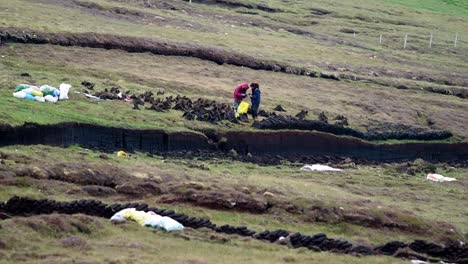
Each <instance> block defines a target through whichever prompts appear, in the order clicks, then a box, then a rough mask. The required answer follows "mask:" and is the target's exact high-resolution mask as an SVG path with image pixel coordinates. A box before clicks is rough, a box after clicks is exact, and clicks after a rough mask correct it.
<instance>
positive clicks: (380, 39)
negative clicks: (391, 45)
mask: <svg viewBox="0 0 468 264" xmlns="http://www.w3.org/2000/svg"><path fill="white" fill-rule="evenodd" d="M379 43H380V45H382V34H380V38H379Z"/></svg>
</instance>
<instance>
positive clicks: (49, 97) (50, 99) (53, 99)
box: [44, 95, 58, 103]
mask: <svg viewBox="0 0 468 264" xmlns="http://www.w3.org/2000/svg"><path fill="white" fill-rule="evenodd" d="M44 99H45V100H46V101H47V102H51V103H56V102H57V101H58V97H57V96H52V95H46V96H44Z"/></svg>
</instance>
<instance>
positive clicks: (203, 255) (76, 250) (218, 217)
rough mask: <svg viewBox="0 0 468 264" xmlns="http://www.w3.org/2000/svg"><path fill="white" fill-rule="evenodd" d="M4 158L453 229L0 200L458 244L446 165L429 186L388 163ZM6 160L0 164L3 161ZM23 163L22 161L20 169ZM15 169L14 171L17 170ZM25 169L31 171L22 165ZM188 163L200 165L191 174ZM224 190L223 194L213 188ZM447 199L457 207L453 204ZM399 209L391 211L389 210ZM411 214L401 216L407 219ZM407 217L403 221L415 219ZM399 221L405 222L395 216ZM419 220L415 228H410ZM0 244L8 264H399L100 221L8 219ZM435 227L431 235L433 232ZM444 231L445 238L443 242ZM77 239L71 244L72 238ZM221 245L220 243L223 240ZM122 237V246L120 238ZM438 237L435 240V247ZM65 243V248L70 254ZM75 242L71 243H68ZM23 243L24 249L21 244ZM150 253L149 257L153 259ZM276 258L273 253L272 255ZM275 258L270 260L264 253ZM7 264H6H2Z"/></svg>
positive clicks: (78, 151) (79, 155)
mask: <svg viewBox="0 0 468 264" xmlns="http://www.w3.org/2000/svg"><path fill="white" fill-rule="evenodd" d="M0 151H1V152H2V153H4V154H3V155H5V154H7V155H8V156H6V157H7V158H4V159H3V163H4V164H6V165H7V166H25V165H22V164H26V166H38V167H39V168H44V169H46V168H52V167H56V166H62V165H60V164H64V163H65V164H66V163H69V162H70V161H71V160H73V162H74V163H79V164H87V165H86V167H87V168H89V169H93V170H95V168H96V166H100V165H111V166H113V167H115V168H117V169H122V170H124V171H129V172H131V173H133V174H134V175H138V177H162V179H164V180H163V183H164V184H168V185H171V184H176V183H179V184H180V183H187V182H189V183H191V184H193V183H197V184H199V185H200V184H201V185H203V186H207V187H208V186H210V187H212V188H214V190H216V188H219V190H220V191H221V190H222V189H223V190H229V188H234V189H242V188H248V189H250V190H252V191H253V192H259V193H262V192H264V191H269V192H271V193H273V194H274V195H275V196H276V197H277V198H278V199H284V200H285V201H287V200H290V201H296V202H295V203H297V201H302V202H301V203H305V204H304V205H306V206H312V205H317V204H321V205H322V206H325V207H327V206H328V207H330V206H339V207H340V208H344V209H345V210H348V209H351V208H353V210H357V211H359V210H361V211H362V210H365V211H368V212H372V211H375V212H379V211H380V212H381V213H383V212H398V211H401V212H411V213H410V214H411V215H413V216H414V217H415V218H414V220H412V221H420V220H424V221H430V222H433V223H435V222H438V221H444V222H447V223H450V224H452V225H453V227H450V226H447V227H445V228H453V229H455V230H452V231H450V230H448V229H447V230H443V229H442V230H441V231H438V232H440V233H438V234H429V233H419V234H418V233H412V232H404V231H398V230H392V229H385V228H384V229H380V228H366V227H363V226H359V225H355V224H349V223H336V224H327V223H321V222H309V221H307V220H305V219H306V218H303V217H302V216H300V215H299V216H298V215H295V214H289V213H285V212H280V211H278V212H275V211H273V212H272V213H265V214H250V213H241V212H236V211H229V210H225V211H222V210H221V211H220V210H212V209H208V208H205V207H199V206H191V205H190V204H183V203H182V204H173V203H171V204H167V203H164V202H163V203H161V202H160V201H159V200H158V197H155V196H143V197H136V198H132V197H130V196H125V195H121V194H116V195H111V196H107V197H93V196H90V195H89V194H86V193H83V192H82V191H79V190H80V189H81V188H82V187H81V186H80V185H78V184H73V183H67V182H62V181H57V180H45V179H42V180H41V179H37V178H36V179H35V178H32V177H27V176H26V177H16V178H15V179H14V180H11V179H10V180H8V179H7V178H4V177H3V176H2V177H3V178H2V180H1V184H0V200H5V199H8V198H9V197H11V196H13V195H18V194H20V195H22V196H29V197H33V198H49V199H57V200H61V201H67V200H73V199H87V198H91V199H92V198H94V199H96V198H97V199H100V200H102V201H104V202H106V203H113V202H123V201H140V202H147V203H148V204H150V205H153V206H154V205H156V206H158V207H162V208H168V209H175V210H176V211H177V212H183V213H186V214H189V215H193V216H199V217H209V218H210V219H211V220H212V221H213V222H214V223H217V224H218V225H222V224H231V225H246V226H248V227H249V228H252V229H254V230H257V231H262V230H265V229H269V230H274V229H279V228H282V229H287V230H291V231H300V232H302V233H306V234H316V233H320V232H325V233H326V234H327V235H328V236H329V237H334V238H344V239H347V240H350V241H352V242H354V243H363V244H370V245H376V244H379V243H385V242H388V241H390V240H395V239H398V240H402V241H408V242H410V241H412V240H414V239H417V238H422V239H429V240H432V241H444V239H446V237H447V236H451V237H459V238H461V239H463V237H464V236H466V232H467V230H468V226H467V225H466V221H464V219H465V218H466V210H465V208H466V206H467V204H464V203H466V199H464V198H463V197H466V188H465V187H464V186H465V185H466V183H467V180H468V171H467V170H466V169H457V168H453V167H449V166H443V165H440V166H438V172H439V173H443V174H444V175H447V176H453V177H456V178H457V179H458V181H457V182H454V183H443V184H438V183H432V182H429V181H427V180H426V179H425V176H424V174H423V173H417V174H416V175H415V176H411V175H408V174H406V173H402V172H397V171H396V169H395V168H396V167H395V166H396V165H388V166H385V167H380V166H351V167H348V168H346V169H345V171H344V172H343V173H337V174H333V173H325V174H321V173H311V172H302V171H299V166H300V164H287V163H285V164H283V165H281V166H259V165H256V164H249V163H240V162H236V161H231V160H219V159H213V160H204V161H199V160H196V159H195V160H186V159H178V158H168V157H147V156H146V155H143V154H134V155H132V156H131V157H130V158H128V159H122V158H118V157H117V156H114V155H109V159H106V160H102V159H101V158H99V156H100V155H102V153H100V152H96V151H90V150H87V149H82V148H79V147H69V148H66V149H62V148H53V147H47V146H30V147H25V146H11V147H7V148H1V149H0ZM4 157H5V156H4ZM25 157H30V159H29V161H25V160H24V158H25ZM15 164H16V165H15ZM27 164H30V165H27ZM193 164H196V165H203V167H204V169H196V168H194V167H193ZM216 186H222V187H216ZM453 201H457V202H456V203H454V202H453ZM397 205H398V206H397ZM409 216H410V215H407V216H404V217H409ZM413 216H411V217H413ZM401 217H402V218H401V221H403V219H404V218H403V215H402V216H401ZM417 219H419V220H417ZM75 222H78V223H82V225H85V226H86V227H87V228H86V229H85V230H88V229H89V230H90V231H89V232H86V233H82V232H80V231H79V230H82V229H83V228H82V229H79V230H77V229H76V224H75V225H73V224H72V223H75ZM1 226H2V228H1V229H0V234H1V236H0V237H1V238H0V242H3V243H4V244H6V248H5V249H4V251H3V253H2V254H3V255H2V256H3V257H4V259H5V260H7V261H9V262H15V261H19V260H23V261H25V260H26V261H28V260H34V259H36V260H37V259H40V260H41V261H44V262H45V261H55V262H58V263H63V262H68V261H71V260H74V261H91V262H95V261H106V262H110V261H112V260H114V261H132V262H137V263H150V262H151V261H155V260H158V261H169V262H174V263H193V262H192V261H194V260H198V261H199V262H195V263H214V262H215V259H217V258H220V257H221V258H222V259H223V263H231V261H232V262H234V261H246V262H249V263H264V262H290V261H289V259H292V260H294V261H296V262H300V263H302V262H309V261H314V262H315V261H320V262H324V263H336V262H346V263H368V262H375V263H399V262H398V261H397V260H396V259H390V258H382V257H370V258H355V257H348V256H339V255H333V254H322V253H320V254H317V253H312V252H310V251H307V250H300V249H299V250H292V249H288V248H284V247H282V246H279V245H269V244H265V243H261V242H256V241H253V240H250V239H240V238H239V237H235V236H234V237H233V236H223V235H220V237H218V236H217V237H215V238H213V236H212V235H211V234H210V232H206V231H192V230H188V231H186V232H184V233H183V234H177V233H176V234H172V233H171V234H165V233H163V232H152V231H151V230H150V229H145V228H142V227H139V226H138V225H137V224H131V223H128V224H126V225H123V226H113V225H111V224H110V223H108V222H106V221H105V220H103V219H98V218H92V217H87V216H65V215H52V216H40V217H31V218H15V219H12V220H6V221H3V222H2V223H1ZM434 228H435V227H434ZM444 233H445V234H444ZM464 234H465V235H464ZM76 237H79V238H78V239H77V238H76ZM223 237H225V239H223ZM124 238H125V239H124ZM439 239H440V240H439ZM67 240H72V241H74V242H70V243H71V245H69V246H60V245H62V244H63V245H68V244H67ZM75 240H78V241H75ZM26 241H28V242H26ZM115 249H119V250H121V251H122V253H120V254H118V255H114V254H112V252H113V251H115ZM156 252H157V253H156ZM273 252H275V253H273ZM272 253H273V254H272ZM9 262H7V263H9Z"/></svg>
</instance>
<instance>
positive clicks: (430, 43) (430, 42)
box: [429, 33, 432, 48]
mask: <svg viewBox="0 0 468 264" xmlns="http://www.w3.org/2000/svg"><path fill="white" fill-rule="evenodd" d="M429 48H432V33H431V38H430V39H429Z"/></svg>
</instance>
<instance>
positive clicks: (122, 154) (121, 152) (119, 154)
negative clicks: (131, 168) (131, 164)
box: [117, 150, 127, 157]
mask: <svg viewBox="0 0 468 264" xmlns="http://www.w3.org/2000/svg"><path fill="white" fill-rule="evenodd" d="M117 157H127V153H126V152H125V151H123V150H121V151H119V152H117Z"/></svg>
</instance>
